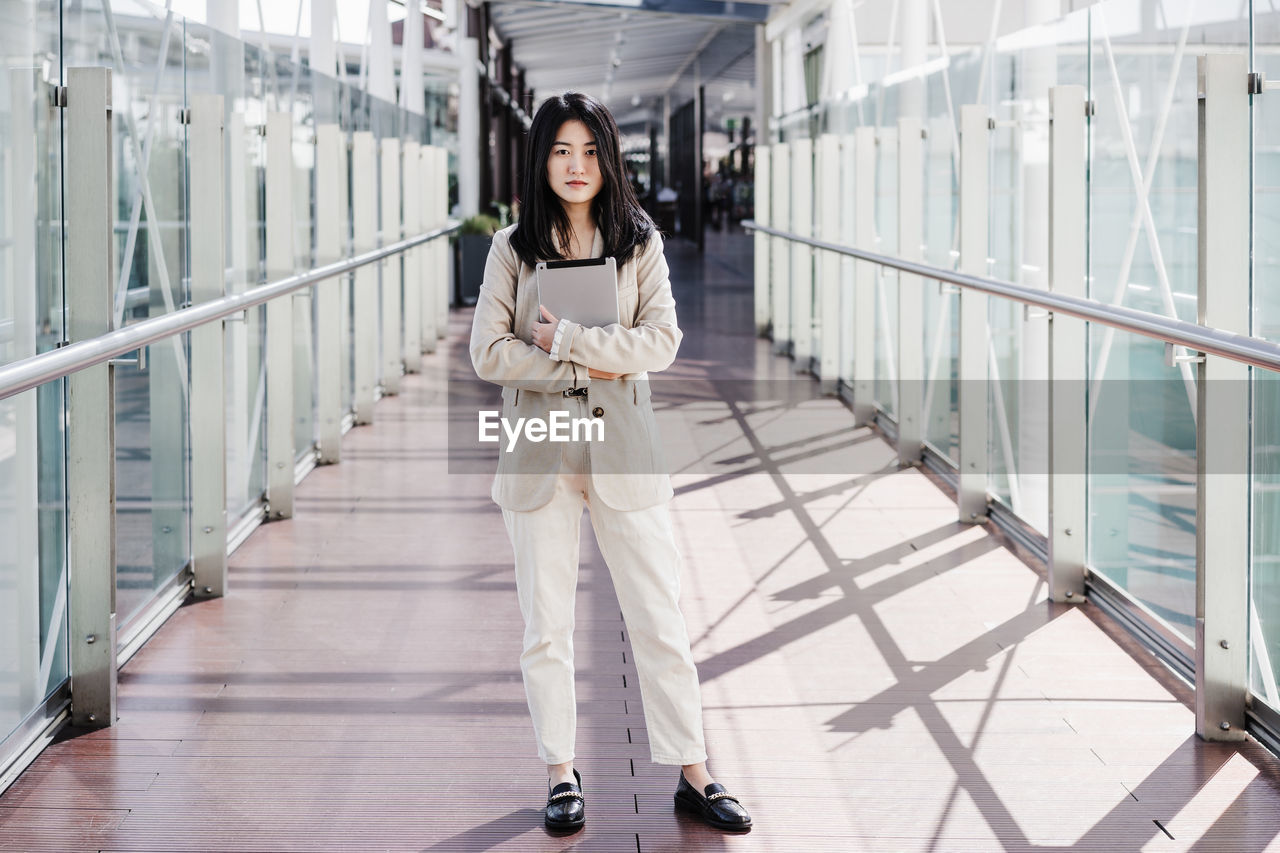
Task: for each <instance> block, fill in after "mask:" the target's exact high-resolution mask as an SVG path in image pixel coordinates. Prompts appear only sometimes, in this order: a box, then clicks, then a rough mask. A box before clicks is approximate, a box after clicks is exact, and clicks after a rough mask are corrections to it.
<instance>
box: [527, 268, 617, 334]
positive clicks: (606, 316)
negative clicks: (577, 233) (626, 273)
mask: <svg viewBox="0 0 1280 853" xmlns="http://www.w3.org/2000/svg"><path fill="white" fill-rule="evenodd" d="M534 269H535V271H536V273H537V276H538V304H540V305H543V306H545V307H546V309H547V310H548V311H550V312H551V313H552V314H553V315H555V316H556V317H557V318H559V319H561V320H565V319H567V320H572V321H573V322H575V323H577V324H578V325H580V326H608V325H609V324H610V323H616V322H618V264H617V261H616V260H615V259H614V258H612V257H604V258H584V259H583V260H580V261H540V262H539V263H538V265H537V266H536V267H535V268H534Z"/></svg>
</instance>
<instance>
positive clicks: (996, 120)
mask: <svg viewBox="0 0 1280 853" xmlns="http://www.w3.org/2000/svg"><path fill="white" fill-rule="evenodd" d="M810 29H813V28H812V27H810ZM808 31H809V30H806V32H808ZM893 53H894V51H893V48H892V46H891V47H890V49H889V54H893ZM1209 53H1236V54H1242V55H1243V54H1247V55H1248V56H1249V61H1250V66H1251V69H1252V70H1253V71H1254V72H1257V73H1258V76H1257V77H1256V78H1255V80H1254V83H1255V94H1254V95H1252V97H1251V106H1250V109H1251V110H1252V123H1253V124H1252V126H1253V137H1252V152H1251V153H1252V162H1253V171H1252V180H1253V186H1252V206H1253V213H1252V216H1253V219H1252V223H1251V225H1252V235H1253V245H1252V249H1253V257H1252V263H1253V277H1252V282H1251V284H1252V289H1251V293H1252V299H1253V304H1252V329H1251V332H1252V334H1253V335H1255V336H1257V337H1259V338H1263V339H1266V340H1270V341H1276V340H1280V238H1277V236H1276V235H1277V233H1280V90H1277V89H1276V81H1280V13H1278V12H1276V11H1275V10H1273V9H1272V8H1271V6H1269V5H1264V4H1259V3H1256V2H1252V3H1244V4H1209V3H1203V2H1196V0H1167V2H1163V3H1153V2H1150V0H1105V2H1100V3H1097V4H1092V5H1089V6H1088V7H1087V8H1083V9H1080V10H1079V11H1076V12H1073V13H1071V14H1069V15H1066V16H1064V17H1062V18H1060V19H1058V20H1055V21H1052V22H1049V23H1045V24H1040V25H1037V26H1034V27H1028V28H1026V29H1023V30H1021V31H1018V32H1014V33H1012V34H1009V35H1005V36H1002V37H1000V38H998V39H996V40H995V41H994V42H992V43H991V44H990V45H989V46H987V47H985V48H981V49H979V50H977V51H973V52H971V53H963V54H960V55H951V56H947V55H945V49H944V50H943V51H942V55H939V54H937V53H935V54H934V55H933V58H932V60H931V61H930V62H929V63H928V64H927V65H925V66H920V67H919V68H918V69H917V70H918V71H919V72H920V73H918V74H913V73H911V72H912V70H911V69H908V70H907V71H906V72H899V69H898V68H897V67H896V63H895V62H889V64H888V65H887V66H886V67H887V68H889V69H890V70H892V71H894V72H895V73H893V74H892V75H891V76H890V78H889V79H888V80H886V81H884V82H882V83H876V84H872V85H870V86H868V87H865V89H862V90H850V92H848V93H841V94H840V95H839V96H838V97H836V98H833V99H832V100H830V101H829V102H825V103H822V104H820V105H819V107H818V110H817V111H818V113H819V114H821V115H823V116H825V117H826V120H827V127H828V128H829V129H834V130H836V132H840V133H842V134H848V133H850V132H851V131H852V129H853V128H854V127H856V126H860V125H863V124H869V125H871V126H873V127H875V128H876V131H877V151H876V177H875V183H874V186H866V187H859V186H856V185H854V187H853V192H854V194H855V195H856V196H857V197H858V198H868V199H869V200H870V199H873V200H874V207H875V225H876V232H877V234H876V249H877V250H878V251H879V252H881V253H883V254H887V255H899V254H911V253H908V252H907V251H906V249H907V248H912V249H914V247H901V246H899V245H898V217H899V212H900V211H901V210H903V209H905V208H904V206H906V205H916V206H919V208H920V210H921V211H922V215H923V225H924V240H923V244H924V245H923V246H922V247H921V249H922V252H923V257H924V261H925V262H926V263H928V264H931V265H933V266H937V267H941V268H945V269H953V268H954V267H955V265H956V262H957V257H958V251H957V249H958V240H957V234H958V227H959V223H958V222H957V219H956V217H957V198H958V195H957V192H958V185H959V180H958V175H957V168H958V167H957V159H958V157H957V148H956V145H955V141H954V140H955V137H956V130H957V125H956V115H957V114H958V112H959V108H960V107H961V106H962V105H965V104H972V103H979V104H983V105H985V106H986V107H987V109H988V111H989V115H990V119H991V121H990V134H989V161H988V166H989V173H988V180H989V186H988V188H987V198H988V201H989V257H988V258H987V268H988V274H989V275H990V276H992V277H994V278H997V279H1000V280H1004V281H1009V282H1013V283H1016V284H1020V285H1024V286H1029V287H1033V288H1048V287H1049V286H1050V282H1049V229H1050V223H1049V178H1050V151H1049V136H1050V115H1049V90H1050V88H1051V87H1054V86H1061V85H1077V86H1080V87H1081V88H1082V90H1083V91H1084V93H1085V98H1086V101H1087V104H1088V106H1089V110H1088V117H1087V119H1086V122H1085V129H1086V130H1085V138H1084V139H1082V140H1081V142H1082V145H1083V146H1084V147H1085V152H1086V181H1087V184H1086V196H1087V208H1086V220H1085V222H1084V223H1083V229H1082V232H1081V233H1082V237H1081V245H1080V246H1079V250H1080V252H1081V253H1082V254H1083V255H1084V258H1085V262H1086V264H1085V266H1086V275H1087V292H1088V295H1089V296H1090V298H1092V299H1094V300H1096V301H1098V302H1100V303H1103V304H1106V305H1110V306H1123V307H1125V308H1130V309H1137V310H1140V311H1144V312H1149V313H1153V314H1157V315H1162V316H1164V317H1166V318H1171V319H1177V320H1181V321H1185V322H1190V323H1195V322H1197V298H1198V296H1197V294H1198V281H1197V278H1198V268H1197V264H1198V260H1199V255H1198V252H1199V246H1198V239H1199V233H1198V228H1199V226H1198V220H1197V213H1198V201H1197V191H1198V171H1197V170H1198V162H1197V158H1198V156H1199V153H1198V112H1197V110H1198V91H1197V80H1196V72H1197V57H1199V56H1202V55H1205V54H1209ZM823 55H824V61H826V62H831V61H842V60H839V59H838V58H837V57H836V55H835V54H832V53H830V52H824V54H823ZM783 73H784V76H785V73H786V70H785V69H784V72H783ZM1263 81H1265V82H1263ZM1242 85H1243V83H1242ZM901 117H915V118H919V119H921V120H922V122H923V123H924V128H925V136H926V139H925V143H924V162H923V169H924V174H923V191H922V195H921V197H920V198H918V199H916V198H910V199H908V198H902V197H901V196H900V193H899V185H898V184H899V182H898V151H899V142H900V140H899V139H898V134H899V125H898V120H899V118H901ZM784 121H785V120H784ZM796 125H798V122H796V123H791V122H787V128H788V129H787V133H788V136H790V137H793V136H794V135H795V132H796V129H797V128H796ZM1242 156H1244V154H1243V152H1242ZM852 164H853V158H852V157H846V158H844V159H843V160H842V168H849V167H851V166H852ZM823 179H824V180H828V181H831V180H836V176H834V175H831V174H826V175H824V176H823ZM840 180H842V181H847V176H845V175H841V176H840ZM853 209H854V204H846V205H845V206H843V207H842V213H841V216H842V217H847V216H849V215H850V214H849V212H850V211H852V210H853ZM784 225H785V224H784ZM844 225H847V223H842V226H844ZM1076 225H1079V223H1076ZM842 233H844V234H845V235H846V237H845V240H846V242H851V237H850V236H849V235H851V233H852V232H851V229H849V228H847V227H845V228H844V230H843V232H842ZM1211 250H1212V248H1211ZM842 269H843V270H844V271H843V272H842V276H843V279H842V282H841V287H842V288H846V289H851V288H852V286H853V285H852V282H851V281H850V280H849V279H850V276H851V267H850V265H845V266H844V267H843V268H842ZM877 269H878V273H877V281H876V285H875V287H876V293H875V299H876V302H875V316H874V322H873V323H871V325H873V326H874V329H875V357H874V365H873V366H872V368H871V369H870V370H869V371H868V372H869V373H870V375H872V376H873V377H874V380H875V383H874V389H875V390H874V397H875V404H876V406H877V407H878V409H879V410H880V411H881V412H882V413H883V414H885V415H886V416H888V417H889V418H891V419H892V418H894V417H895V416H896V410H897V391H898V384H899V380H898V377H897V371H896V360H897V354H898V351H899V343H898V340H897V338H898V335H899V333H900V331H899V330H900V326H899V322H898V317H897V310H898V301H897V280H898V275H897V273H895V272H894V271H892V270H889V269H886V268H883V267H878V268H877ZM792 286H801V287H807V286H810V283H809V282H792ZM1209 286H1212V283H1210V285H1209ZM989 305H990V309H989V312H990V313H989V321H988V329H989V333H990V342H989V375H990V381H989V382H988V386H987V387H988V401H989V411H988V424H989V433H988V436H987V445H988V477H989V494H990V495H991V497H992V498H994V499H995V500H996V501H998V502H1000V503H1002V504H1003V505H1004V506H1005V507H1007V508H1008V509H1010V510H1012V512H1013V513H1014V514H1015V515H1016V516H1017V517H1019V518H1020V519H1021V520H1022V521H1024V522H1026V524H1027V525H1029V526H1030V527H1031V528H1033V529H1034V530H1036V531H1039V532H1040V533H1041V534H1044V533H1046V532H1047V531H1048V529H1049V527H1048V521H1049V489H1048V485H1049V483H1048V477H1047V474H1048V470H1049V457H1048V450H1049V448H1048V436H1049V426H1050V424H1049V420H1048V380H1049V373H1048V365H1049V359H1048V345H1049V330H1050V325H1049V324H1050V318H1049V316H1048V314H1047V313H1046V312H1044V311H1040V310H1037V309H1032V308H1028V307H1026V306H1023V305H1022V304H1018V303H1013V302H1011V301H1009V300H1005V299H999V298H992V299H991V300H990V302H989ZM955 314H956V303H955V296H954V294H953V293H952V292H950V290H949V289H948V288H946V287H941V286H939V285H938V284H937V283H936V282H930V281H928V280H926V281H925V282H924V301H923V305H922V316H921V317H920V318H919V321H920V324H921V331H922V335H923V342H924V353H923V355H924V364H925V381H926V386H925V393H924V403H925V410H924V415H925V424H924V428H925V438H926V442H927V444H928V445H929V446H930V447H931V448H932V449H933V450H934V451H936V452H937V454H938V455H939V456H941V457H942V458H943V459H945V460H948V461H950V462H951V463H952V464H954V463H955V460H956V454H957V434H956V432H957V425H956V415H955V408H956V402H955V401H956V396H957V392H956V388H955V386H956V380H955V375H956V373H955V370H956V366H955V354H956V345H957V336H958V330H957V327H956V324H955ZM855 322H858V318H854V319H852V320H849V319H845V320H843V321H842V325H841V334H842V335H843V336H846V337H847V336H850V335H852V334H853V331H854V330H853V324H854V323H855ZM1087 335H1088V337H1087V353H1088V354H1087V364H1085V365H1084V366H1083V367H1084V369H1085V372H1086V376H1087V382H1086V388H1085V395H1086V400H1087V402H1086V417H1087V429H1088V432H1087V448H1088V450H1087V460H1086V466H1085V470H1084V471H1083V472H1078V473H1084V474H1085V475H1086V482H1087V506H1088V529H1087V555H1088V556H1087V562H1088V566H1089V569H1090V571H1091V572H1093V573H1094V575H1095V576H1098V577H1102V578H1105V579H1106V580H1108V581H1110V583H1111V584H1113V585H1114V586H1116V587H1118V588H1120V589H1121V590H1122V591H1123V592H1124V593H1126V594H1127V595H1128V596H1130V597H1131V598H1132V599H1133V600H1134V601H1136V602H1137V603H1138V604H1139V605H1140V606H1141V607H1140V610H1141V611H1143V612H1144V613H1145V617H1144V618H1149V619H1151V620H1154V622H1156V623H1159V626H1160V628H1161V633H1163V634H1164V635H1165V636H1167V637H1171V638H1173V642H1174V644H1175V645H1177V644H1178V643H1179V640H1178V638H1179V637H1180V638H1181V640H1180V642H1181V643H1182V644H1184V645H1185V646H1186V647H1190V646H1191V644H1193V643H1194V624H1195V607H1196V571H1197V569H1196V523H1197V520H1196V504H1195V501H1196V461H1197V459H1196V457H1197V453H1196V415H1195V409H1196V393H1197V388H1196V367H1195V365H1194V363H1193V360H1192V359H1190V358H1174V359H1168V360H1167V354H1166V350H1165V346H1164V344H1163V342H1160V341H1155V340H1153V339H1149V338H1145V337H1140V336H1136V335H1132V334H1127V333H1124V332H1118V331H1115V330H1112V329H1109V328H1107V327H1103V326H1090V327H1089V329H1088V332H1087ZM846 343H847V342H842V348H841V351H842V352H845V351H851V349H852V348H851V347H849V346H847V345H846ZM1172 355H1174V356H1184V355H1186V354H1185V353H1183V352H1182V351H1181V350H1180V349H1179V350H1177V351H1175V352H1174V353H1172ZM842 369H844V368H843V366H842ZM864 370H867V368H865V366H864V367H858V366H857V365H855V367H854V371H855V372H862V371H864ZM1251 392H1252V404H1251V405H1252V416H1251V421H1250V423H1251V428H1252V462H1251V464H1252V468H1251V471H1250V472H1238V473H1239V475H1240V482H1241V484H1242V485H1241V488H1242V489H1243V488H1248V489H1250V491H1251V497H1252V512H1251V523H1252V540H1251V541H1252V564H1251V589H1252V596H1251V609H1250V617H1249V618H1250V636H1251V642H1250V659H1251V661H1252V688H1253V690H1254V692H1255V693H1256V694H1257V697H1258V698H1259V699H1260V700H1261V701H1264V702H1266V703H1268V704H1270V705H1271V706H1272V707H1275V708H1278V709H1280V691H1278V690H1277V686H1276V685H1277V681H1278V680H1280V498H1278V497H1277V495H1280V377H1278V376H1277V374H1275V373H1272V372H1268V371H1261V370H1255V371H1253V373H1252V388H1251ZM1247 473H1251V475H1252V478H1251V479H1246V474H1247Z"/></svg>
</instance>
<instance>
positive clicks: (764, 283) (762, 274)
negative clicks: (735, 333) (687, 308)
mask: <svg viewBox="0 0 1280 853" xmlns="http://www.w3.org/2000/svg"><path fill="white" fill-rule="evenodd" d="M769 153H770V152H769V146H768V145H757V146H756V170H755V212H754V216H755V219H756V221H757V222H760V223H762V224H764V225H768V224H770V223H771V222H773V220H772V219H770V218H769V198H770V194H769V190H770V189H771V187H770V186H769V182H770V180H771V178H770V174H769ZM752 240H754V242H755V252H756V253H755V265H756V293H755V297H756V305H755V307H756V312H755V313H756V334H757V335H759V336H760V337H764V336H765V335H766V334H767V333H768V331H769V260H770V259H769V235H767V234H762V233H760V232H759V231H757V232H756V233H755V235H754V236H753V237H752Z"/></svg>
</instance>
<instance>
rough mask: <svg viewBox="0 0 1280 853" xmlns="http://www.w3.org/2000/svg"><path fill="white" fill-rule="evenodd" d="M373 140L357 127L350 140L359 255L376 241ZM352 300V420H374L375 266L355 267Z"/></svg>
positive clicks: (354, 237) (354, 240)
mask: <svg viewBox="0 0 1280 853" xmlns="http://www.w3.org/2000/svg"><path fill="white" fill-rule="evenodd" d="M375 152H376V143H375V141H374V138H373V134H372V133H371V132H369V131H367V130H358V131H356V132H355V133H354V134H353V136H352V140H351V219H352V227H353V233H352V244H353V245H352V249H353V251H354V252H355V253H356V254H357V255H359V254H362V253H364V252H369V251H372V250H373V249H376V248H377V247H378V246H377V243H378V225H377V222H378V220H377V217H378V207H377V192H378V184H377V179H378V169H377V161H376V160H375ZM351 293H352V300H353V301H354V303H355V307H354V312H355V317H354V323H353V325H354V326H355V340H354V342H353V347H354V349H355V355H354V361H355V378H356V388H355V408H356V412H355V422H356V423H358V424H371V423H373V404H374V401H375V399H376V397H377V387H378V270H377V267H375V266H374V265H373V264H365V265H364V266H361V267H358V268H357V269H356V271H355V282H354V283H353V284H352V291H351Z"/></svg>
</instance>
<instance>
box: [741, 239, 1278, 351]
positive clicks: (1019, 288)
mask: <svg viewBox="0 0 1280 853" xmlns="http://www.w3.org/2000/svg"><path fill="white" fill-rule="evenodd" d="M742 226H743V227H744V228H745V229H747V231H748V232H751V231H760V232H762V233H764V234H770V235H772V236H774V237H782V238H783V239H786V240H791V241H794V242H796V243H804V244H806V245H809V246H812V247H814V248H815V249H823V250H825V251H828V252H835V253H836V254H839V255H848V256H849V257H851V258H857V259H858V260H861V261H869V262H871V263H873V264H880V265H881V266H886V267H892V268H894V269H897V270H901V271H902V272H906V273H911V274H912V275H918V276H922V277H924V278H932V279H937V280H938V281H945V282H947V283H949V284H955V285H958V286H960V287H965V288H968V289H970V290H977V291H981V292H982V293H988V294H991V295H992V296H999V297H1002V298H1004V299H1011V300H1013V301H1015V302H1023V303H1025V304H1027V305H1035V306H1037V307H1040V308H1047V309H1049V310H1050V311H1053V312H1055V313H1058V314H1066V315H1068V316H1071V317H1079V318H1080V319H1082V320H1089V321H1091V322H1094V323H1101V324H1102V325H1105V326H1112V327H1114V328H1116V329H1120V330H1122V331H1125V332H1133V333H1134V334H1138V335H1144V336H1146V337H1148V338H1155V339H1157V340H1161V341H1164V342H1166V343H1171V344H1177V345H1180V346H1184V347H1187V348H1188V349H1190V350H1192V351H1194V352H1198V353H1206V354H1208V355H1216V356H1220V357H1222V358H1227V359H1230V360H1232V361H1239V362H1243V363H1244V364H1249V365H1252V366H1254V367H1261V368H1263V369H1265V370H1274V371H1280V344H1276V343H1272V342H1271V341H1265V340H1262V339H1261V338H1253V337H1249V336H1248V335H1237V334H1234V333H1232V332H1222V331H1219V330H1217V329H1211V328H1209V327H1208V326H1201V325H1199V324H1197V323H1188V322H1185V321H1183V320H1174V319H1172V318H1169V317H1165V316H1162V315H1160V314H1152V313H1151V312H1149V311H1138V310H1136V309H1133V308H1125V307H1123V306H1121V305H1107V304H1106V303H1103V302H1098V301H1097V300H1094V299H1081V298H1080V297H1077V296H1065V295H1063V294H1061V293H1053V292H1051V291H1048V290H1037V289H1035V288H1033V287H1025V286H1023V285H1020V284H1013V283H1012V282H1008V281H1001V280H999V279H995V278H984V277H982V276H976V275H968V274H966V273H961V272H955V271H954V270H949V269H944V268H942V267H934V266H929V265H928V264H920V263H916V262H914V261H906V260H903V259H902V258H894V257H890V256H889V255H880V254H877V253H875V252H868V251H865V250H863V249H855V248H852V247H851V246H842V245H840V244H838V243H827V242H825V241H823V240H814V239H812V238H810V237H803V236H801V235H799V234H792V233H791V232H789V231H780V230H778V229H776V228H770V227H769V226H767V225H760V224H759V223H757V222H755V221H753V220H750V219H744V220H743V221H742Z"/></svg>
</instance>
